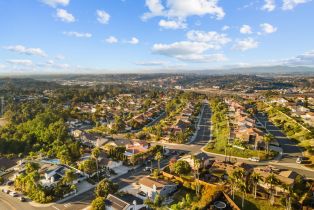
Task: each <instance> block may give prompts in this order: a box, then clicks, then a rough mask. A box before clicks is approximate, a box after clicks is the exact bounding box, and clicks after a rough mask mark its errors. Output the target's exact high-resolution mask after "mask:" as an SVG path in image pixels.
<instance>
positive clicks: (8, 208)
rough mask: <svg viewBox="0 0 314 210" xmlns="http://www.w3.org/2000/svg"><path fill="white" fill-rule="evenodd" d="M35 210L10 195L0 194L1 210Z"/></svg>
mask: <svg viewBox="0 0 314 210" xmlns="http://www.w3.org/2000/svg"><path fill="white" fill-rule="evenodd" d="M24 209H25V210H35V209H37V208H34V207H32V206H31V205H29V204H28V203H27V202H21V201H19V200H18V199H17V198H14V197H12V196H10V195H8V194H5V193H3V192H0V210H24Z"/></svg>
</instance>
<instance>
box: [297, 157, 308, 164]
mask: <svg viewBox="0 0 314 210" xmlns="http://www.w3.org/2000/svg"><path fill="white" fill-rule="evenodd" d="M305 160H306V159H305V158H304V157H298V158H297V160H296V161H295V162H296V163H298V164H302V163H303V162H304V161H305Z"/></svg>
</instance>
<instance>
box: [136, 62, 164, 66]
mask: <svg viewBox="0 0 314 210" xmlns="http://www.w3.org/2000/svg"><path fill="white" fill-rule="evenodd" d="M135 64H136V65H139V66H164V65H166V64H167V62H165V61H139V62H136V63H135Z"/></svg>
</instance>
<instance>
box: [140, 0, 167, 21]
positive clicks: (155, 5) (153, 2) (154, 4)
mask: <svg viewBox="0 0 314 210" xmlns="http://www.w3.org/2000/svg"><path fill="white" fill-rule="evenodd" d="M146 6H147V7H148V9H149V10H150V13H145V14H144V16H143V18H144V19H146V18H150V17H153V16H160V15H162V14H163V10H164V9H165V8H164V6H163V5H162V4H161V2H160V0H146Z"/></svg>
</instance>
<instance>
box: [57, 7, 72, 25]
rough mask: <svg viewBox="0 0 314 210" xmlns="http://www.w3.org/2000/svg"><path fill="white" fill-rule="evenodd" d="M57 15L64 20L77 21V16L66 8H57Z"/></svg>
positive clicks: (68, 21)
mask: <svg viewBox="0 0 314 210" xmlns="http://www.w3.org/2000/svg"><path fill="white" fill-rule="evenodd" d="M57 17H58V18H59V19H60V20H61V21H63V22H67V23H72V22H75V17H74V16H73V15H72V14H71V13H69V12H68V11H66V10H65V9H57Z"/></svg>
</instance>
